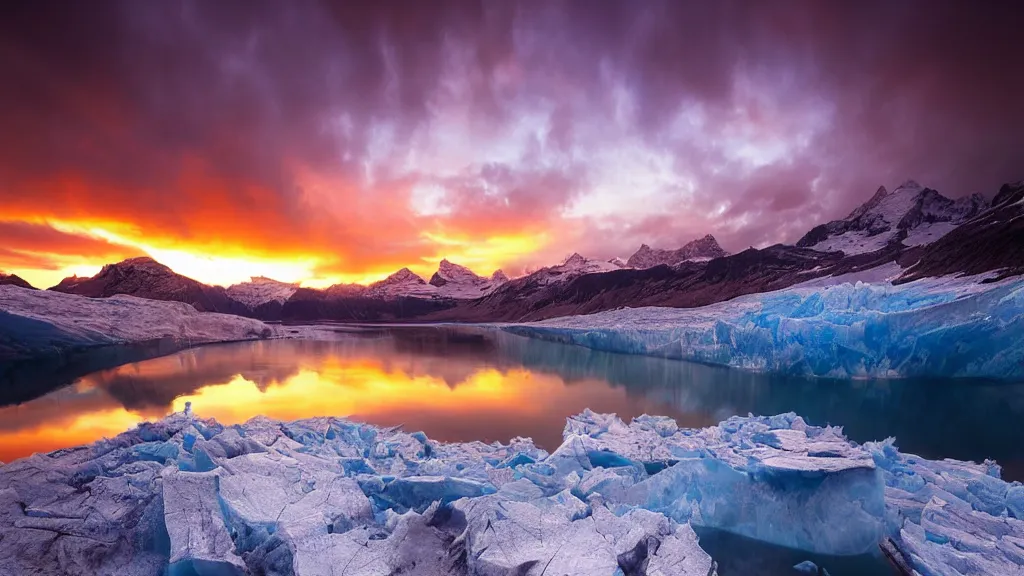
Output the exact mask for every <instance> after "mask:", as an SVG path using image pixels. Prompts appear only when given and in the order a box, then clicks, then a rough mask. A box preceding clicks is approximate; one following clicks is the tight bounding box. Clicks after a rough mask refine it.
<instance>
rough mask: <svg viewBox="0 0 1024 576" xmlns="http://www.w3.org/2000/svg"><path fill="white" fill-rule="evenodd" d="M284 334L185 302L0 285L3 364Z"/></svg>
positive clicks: (269, 327) (178, 346)
mask: <svg viewBox="0 0 1024 576" xmlns="http://www.w3.org/2000/svg"><path fill="white" fill-rule="evenodd" d="M279 332H280V330H278V329H276V328H272V327H271V326H269V325H267V324H264V323H263V322H260V321H259V320H252V319H250V318H242V317H240V316H232V315H229V314H218V313H214V312H199V311H197V310H196V309H195V308H193V307H192V306H191V305H189V304H186V303H184V302H173V301H162V300H147V299H144V298H136V297H134V296H125V295H121V294H119V295H115V296H111V297H110V298H86V297H84V296H77V295H74V294H64V293H61V292H51V291H49V290H29V289H27V288H21V287H18V286H0V359H4V360H6V359H18V358H27V357H33V356H47V355H59V354H65V353H68V352H72V351H75V350H81V349H86V348H96V347H102V346H113V345H125V344H139V343H145V342H155V341H165V342H167V343H168V345H169V346H168V348H167V349H168V350H174V349H179V348H186V347H190V346H193V345H196V344H206V343H211V342H226V341H234V340H256V339H264V338H270V337H272V336H278V335H280V334H279ZM164 353H166V352H164Z"/></svg>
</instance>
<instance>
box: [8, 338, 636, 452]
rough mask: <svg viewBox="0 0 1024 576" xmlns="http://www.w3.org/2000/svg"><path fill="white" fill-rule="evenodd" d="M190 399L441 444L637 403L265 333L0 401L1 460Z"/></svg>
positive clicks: (455, 362)
mask: <svg viewBox="0 0 1024 576" xmlns="http://www.w3.org/2000/svg"><path fill="white" fill-rule="evenodd" d="M185 402H192V405H193V409H194V410H195V412H196V414H197V415H199V416H200V417H203V418H211V417H212V418H216V419H217V420H218V421H220V422H222V423H224V424H235V423H241V422H244V421H246V420H248V419H249V418H252V417H253V416H256V415H259V414H262V415H266V416H268V417H270V418H275V419H279V420H295V419H300V418H309V417H313V416H339V417H341V416H355V417H356V418H358V419H360V420H364V421H367V422H371V423H375V424H380V425H397V424H404V425H406V427H407V428H408V429H417V430H419V429H422V430H424V431H426V432H427V434H428V435H430V436H431V437H433V438H435V439H437V440H442V441H455V440H472V439H481V440H487V441H492V440H500V441H508V440H509V439H510V438H511V437H513V436H517V435H533V436H535V439H537V440H538V441H543V442H546V443H547V444H548V445H550V444H552V443H557V442H558V441H559V439H560V434H561V429H562V427H563V425H564V418H565V416H567V415H569V414H572V413H576V412H579V411H580V410H582V409H583V408H585V407H591V408H593V409H595V410H603V411H619V412H620V413H625V412H636V411H637V410H638V408H637V407H636V406H634V405H632V404H633V403H632V402H631V401H630V400H629V399H628V398H627V397H626V395H625V392H624V390H622V389H621V388H611V387H609V386H607V385H606V384H605V383H603V382H601V381H599V380H582V381H579V380H577V381H574V382H573V383H572V385H567V384H566V382H565V381H564V380H563V379H562V378H561V377H559V376H557V375H554V374H549V373H544V372H532V371H530V370H528V369H525V368H523V367H522V366H513V367H509V368H502V369H497V368H495V367H493V366H490V365H489V363H488V362H486V361H481V359H480V358H476V357H466V358H459V357H440V356H433V355H422V354H409V353H406V352H400V351H397V350H395V349H393V348H391V347H390V346H381V345H380V344H379V343H376V344H370V345H360V346H353V345H351V344H340V343H333V344H330V343H311V342H300V341H275V342H256V343H246V344H239V345H228V346H213V347H207V348H200V349H197V350H187V351H183V352H181V353H178V354H174V355H171V356H166V357H163V358H156V359H153V360H148V361H145V362H139V363H135V364H129V365H125V366H120V367H118V368H113V369H110V370H105V371H102V372H99V373H96V374H93V375H90V376H87V377H85V378H82V379H80V380H79V381H78V382H77V383H76V384H75V385H73V386H71V387H69V388H65V389H63V390H58V391H57V392H55V393H53V394H52V395H49V396H45V397H43V398H39V399H37V400H34V401H32V402H28V403H26V404H23V405H21V406H12V407H7V408H0V460H3V461H10V460H12V459H14V458H19V457H22V456H26V455H28V454H30V453H32V452H47V451H51V450H55V449H58V448H63V447H69V446H76V445H81V444H87V443H91V442H93V441H95V440H97V439H99V438H103V437H112V436H115V435H117V434H119V433H121V432H124V431H125V430H127V429H129V428H131V427H132V426H134V425H135V424H136V423H138V422H140V421H145V420H152V419H157V418H160V417H162V416H163V415H164V414H165V413H167V412H168V411H170V410H174V411H180V410H182V409H184V406H185ZM637 413H639V412H637ZM538 435H540V436H542V437H537V436H538Z"/></svg>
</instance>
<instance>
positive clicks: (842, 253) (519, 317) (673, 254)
mask: <svg viewBox="0 0 1024 576" xmlns="http://www.w3.org/2000/svg"><path fill="white" fill-rule="evenodd" d="M1022 211H1024V184H1021V183H1018V184H1013V185H1006V186H1003V188H1002V189H1001V190H1000V191H999V193H998V194H997V195H996V197H995V198H994V200H993V202H992V204H991V206H990V205H989V203H988V202H987V201H986V200H985V198H983V197H981V196H980V195H973V196H967V197H964V198H960V199H956V200H952V199H949V198H947V197H945V196H942V195H941V194H939V193H938V192H936V191H935V190H931V189H929V188H925V187H923V186H920V185H918V184H917V183H915V182H913V181H907V182H904V183H903V184H902V185H900V186H899V187H897V188H896V189H895V190H893V191H892V192H888V191H887V190H886V189H885V188H884V187H883V188H880V189H879V190H878V191H877V192H876V193H875V195H874V196H872V198H871V199H869V200H868V201H867V202H865V203H864V204H863V205H862V206H860V207H858V208H857V209H856V210H854V211H853V212H852V213H851V214H850V215H849V216H847V217H846V218H845V219H843V220H835V221H832V222H829V223H827V224H823V225H821V226H817V227H815V228H814V229H812V230H811V231H809V232H808V233H807V234H806V235H805V236H804V237H803V238H801V239H800V241H799V242H797V244H796V245H795V246H789V245H783V244H779V245H775V246H770V247H767V248H762V249H754V248H751V249H748V250H744V251H742V252H740V253H737V254H732V255H728V254H725V252H724V250H722V248H721V247H720V246H719V245H718V243H717V241H716V240H715V238H714V237H713V236H711V235H707V236H705V237H703V238H700V239H698V240H695V241H693V242H690V243H688V244H687V245H685V246H683V247H682V248H680V249H678V250H656V249H652V248H650V247H649V246H646V245H644V246H641V249H640V250H638V251H637V253H636V254H634V255H633V256H632V257H630V260H629V262H627V263H626V264H627V265H628V267H625V268H624V267H622V266H621V265H620V264H621V262H614V261H601V260H591V259H588V258H585V257H583V256H581V255H580V254H573V255H571V256H570V257H568V258H567V259H566V260H565V261H564V262H562V263H561V264H558V265H555V266H549V267H545V268H541V269H539V270H536V271H534V272H532V273H530V274H527V275H525V276H522V277H519V278H515V279H512V280H509V279H508V278H507V277H505V275H504V274H502V273H501V272H500V271H498V272H495V274H494V276H492V277H491V278H484V277H481V276H478V275H477V274H475V273H473V272H472V271H470V270H469V269H467V268H465V267H463V266H459V265H457V264H454V263H452V262H449V261H447V260H444V261H442V262H441V264H440V266H439V267H438V271H437V272H436V273H435V274H434V275H433V276H432V277H431V278H430V282H427V281H425V280H424V279H423V278H421V277H419V276H417V275H416V274H414V273H413V272H411V271H410V270H408V269H402V270H399V271H398V272H396V273H395V274H392V275H391V276H389V277H388V278H386V279H384V280H381V281H380V282H376V283H374V284H371V285H370V286H360V285H355V284H344V285H337V286H332V287H330V288H328V289H326V290H313V289H307V288H298V287H295V286H293V285H288V284H284V283H279V282H274V281H272V280H266V279H260V280H259V281H258V282H256V281H254V282H252V283H247V284H250V285H249V286H246V287H245V288H244V289H242V288H241V287H232V288H229V289H228V290H226V291H225V290H224V289H223V288H219V287H212V286H206V285H203V284H201V283H199V282H196V281H194V280H191V279H189V278H185V277H183V276H180V275H178V274H175V273H174V272H172V271H171V270H170V269H169V268H167V267H166V266H162V265H160V264H158V263H156V262H154V261H153V260H151V259H148V258H135V259H131V260H126V261H125V262H122V263H120V264H114V265H110V266H106V267H104V269H103V271H101V272H100V273H99V274H97V275H96V276H95V277H93V278H69V279H66V280H65V281H63V282H61V284H59V285H58V286H56V287H54V288H53V290H56V291H61V292H70V293H75V294H81V295H85V296H93V297H106V296H110V295H112V294H130V295H134V296H140V297H143V298H153V299H159V300H178V301H182V302H188V303H190V304H192V305H193V306H195V307H196V308H197V309H199V310H206V311H218V312H231V313H235V314H241V315H247V316H251V317H255V318H260V319H265V320H284V321H295V322H309V321H315V320H335V321H365V322H371V321H402V320H416V321H453V322H458V321H473V322H490V321H529V320H541V319H545V318H553V317H557V316H566V315H574V314H587V313H593V312H600V311H603V310H612V309H616V308H620V307H623V306H629V307H639V306H669V307H681V308H689V307H696V306H704V305H708V304H713V303H716V302H721V301H723V300H728V299H731V298H735V297H737V296H742V295H745V294H752V293H757V292H765V291H771V290H778V289H781V288H786V287H788V286H792V285H794V284H798V283H801V282H806V281H808V280H811V279H815V278H823V277H827V276H837V275H841V274H848V273H863V272H865V271H869V270H884V271H885V272H886V273H889V272H890V271H892V270H894V272H892V275H893V276H898V278H897V279H896V281H897V282H906V281H910V280H914V279H917V278H922V277H927V276H937V275H945V274H953V273H967V274H980V273H984V272H993V271H998V272H997V273H998V274H999V275H1001V276H1007V275H1017V274H1022V273H1024V217H1022ZM715 254H721V255H719V256H714V255H715ZM664 264H668V265H667V266H665V265H664ZM883 265H890V267H895V268H893V269H892V270H890V268H885V269H883V268H881V267H882V266H883ZM257 285H258V286H257ZM239 292H241V294H239ZM286 295H287V296H286ZM254 304H255V306H254Z"/></svg>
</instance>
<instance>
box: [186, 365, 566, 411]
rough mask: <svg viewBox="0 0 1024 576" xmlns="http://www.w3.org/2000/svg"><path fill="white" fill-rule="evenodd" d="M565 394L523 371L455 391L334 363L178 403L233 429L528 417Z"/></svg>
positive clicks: (558, 384)
mask: <svg viewBox="0 0 1024 576" xmlns="http://www.w3.org/2000/svg"><path fill="white" fill-rule="evenodd" d="M559 390H564V387H563V386H562V381H561V380H560V379H558V378H556V377H553V376H544V375H538V376H534V377H531V375H530V373H528V372H526V371H523V370H514V371H510V372H508V373H506V374H502V373H501V372H498V371H497V370H494V369H483V370H480V371H478V372H476V373H474V374H473V375H471V376H470V377H469V378H467V379H466V380H465V381H463V382H461V383H459V385H458V386H456V387H455V388H450V387H449V386H448V385H446V384H445V383H444V381H442V380H440V379H439V378H435V377H431V376H419V377H412V376H409V375H407V374H404V373H402V372H400V371H391V372H386V371H384V370H382V369H381V368H379V367H377V366H372V365H365V364H363V365H359V364H355V365H340V366H339V365H334V366H331V367H330V368H329V369H328V370H325V371H323V372H314V371H311V370H305V371H302V372H300V373H299V374H297V375H295V376H293V377H292V378H289V379H288V380H287V381H285V382H284V383H282V384H281V385H275V386H270V387H269V388H267V390H266V392H260V391H259V390H258V389H257V388H256V386H255V385H254V384H253V383H252V382H249V381H247V380H245V379H244V378H242V377H240V376H239V377H236V378H235V379H233V380H232V381H231V382H229V383H227V384H225V385H216V386H206V387H203V388H201V389H199V390H197V391H196V393H195V394H190V395H188V396H181V397H179V398H177V399H176V400H175V401H174V409H175V410H182V409H184V407H185V402H192V405H193V409H194V410H196V412H197V413H199V414H201V415H202V416H204V417H213V418H216V419H217V420H218V421H220V422H223V423H232V424H233V423H239V422H244V421H245V420H248V419H249V418H251V417H252V415H253V414H264V415H266V416H269V417H271V418H277V419H280V420H295V419H297V418H305V417H309V416H327V415H330V416H348V415H351V414H357V413H358V414H360V415H362V416H370V415H374V414H379V413H382V412H389V411H394V410H398V411H404V410H430V411H434V412H444V413H449V414H451V415H452V416H458V415H459V414H461V413H465V412H476V413H478V412H481V411H488V410H504V411H509V412H516V413H519V414H523V413H530V412H537V411H540V410H541V408H540V407H539V406H538V405H537V404H536V399H537V398H539V397H546V396H547V397H549V396H550V395H551V394H556V395H557V394H558V391H559Z"/></svg>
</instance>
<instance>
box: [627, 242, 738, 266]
mask: <svg viewBox="0 0 1024 576" xmlns="http://www.w3.org/2000/svg"><path fill="white" fill-rule="evenodd" d="M728 255H729V253H728V252H726V251H725V250H723V249H722V247H721V246H719V245H718V240H715V237H714V236H712V235H711V234H706V235H704V237H703V238H697V239H696V240H691V241H689V242H687V243H686V244H684V245H683V246H682V247H681V248H678V249H676V250H662V249H657V248H651V247H650V246H648V245H647V244H641V245H640V248H639V249H638V250H637V251H636V252H635V253H633V255H632V256H630V257H629V260H627V261H626V266H629V267H630V268H653V267H654V266H658V265H660V264H665V265H667V266H676V265H678V264H681V263H683V262H685V261H687V260H689V261H696V262H701V261H706V260H710V259H712V258H721V257H722V256H728Z"/></svg>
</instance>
